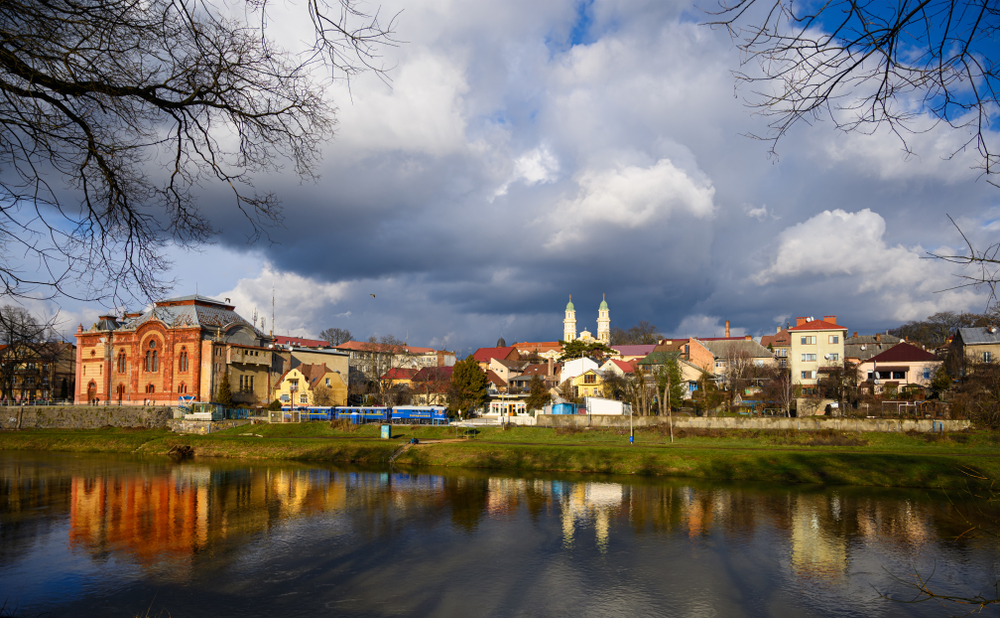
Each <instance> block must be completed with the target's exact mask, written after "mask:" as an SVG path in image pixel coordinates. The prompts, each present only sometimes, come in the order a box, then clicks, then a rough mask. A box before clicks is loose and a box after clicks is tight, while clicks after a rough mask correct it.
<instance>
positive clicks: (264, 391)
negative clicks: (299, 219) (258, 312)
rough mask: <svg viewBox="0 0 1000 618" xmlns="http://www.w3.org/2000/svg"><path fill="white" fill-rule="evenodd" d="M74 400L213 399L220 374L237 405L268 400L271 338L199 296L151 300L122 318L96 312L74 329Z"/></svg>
mask: <svg viewBox="0 0 1000 618" xmlns="http://www.w3.org/2000/svg"><path fill="white" fill-rule="evenodd" d="M76 341H77V348H76V354H77V364H76V393H75V400H76V403H78V404H86V403H88V402H94V401H95V400H96V401H98V402H100V403H104V402H107V403H113V404H117V403H119V402H121V403H122V404H136V403H138V404H145V403H150V404H160V405H177V401H178V397H180V396H181V395H189V396H193V397H194V399H195V400H196V401H212V400H214V399H215V396H216V393H217V392H218V387H219V383H220V381H221V379H222V376H223V375H226V376H228V377H229V385H230V389H231V391H232V392H233V398H234V400H235V401H237V402H244V403H255V402H258V401H260V402H266V401H268V398H269V395H270V390H271V384H270V382H271V381H270V375H271V358H272V354H273V353H272V349H271V347H270V344H271V342H272V341H271V339H270V338H269V337H268V336H267V335H265V334H264V333H262V332H260V331H259V330H257V329H256V328H255V327H254V326H253V325H252V324H250V323H249V322H247V321H246V320H244V319H243V318H242V317H240V315H239V314H237V313H236V312H235V311H234V306H233V305H230V304H228V303H227V302H220V301H217V300H213V299H211V298H205V297H204V296H183V297H179V298H171V299H167V300H162V301H158V302H156V303H154V306H153V308H152V309H149V310H147V311H145V312H142V313H126V314H125V316H124V318H123V319H122V321H119V320H118V319H117V318H116V317H115V316H111V315H105V316H101V318H100V320H99V321H98V322H97V323H96V324H94V325H93V326H92V327H91V328H90V329H89V330H83V325H80V327H79V328H78V329H77V331H76Z"/></svg>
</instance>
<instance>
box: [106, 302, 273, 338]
mask: <svg viewBox="0 0 1000 618" xmlns="http://www.w3.org/2000/svg"><path fill="white" fill-rule="evenodd" d="M186 298H191V297H182V298H181V299H182V300H183V299H186ZM198 298H202V297H198ZM171 300H178V299H171ZM208 300H211V299H208ZM164 302H167V301H164ZM214 302H215V303H216V304H215V305H212V306H206V305H203V304H185V305H174V306H170V307H161V306H158V305H156V306H154V307H153V308H152V309H148V310H146V311H145V312H143V313H142V315H140V316H138V317H136V318H133V319H130V320H127V321H126V322H125V324H123V325H122V326H121V330H136V329H137V328H139V327H140V326H142V325H143V324H145V323H146V322H148V321H150V320H153V319H156V320H159V321H161V322H163V323H164V324H166V325H167V327H168V328H183V327H199V326H200V327H203V328H204V327H213V328H220V329H223V330H225V329H227V328H229V327H230V326H233V325H236V324H240V325H243V326H246V327H247V328H250V329H252V330H253V331H254V333H255V334H256V335H257V337H264V336H265V335H264V333H262V332H260V331H259V330H257V329H256V328H255V327H254V326H253V325H252V324H250V322H247V321H246V320H244V319H243V318H242V317H241V316H240V315H239V314H238V313H236V312H235V311H233V310H232V309H229V308H227V307H228V305H224V304H222V303H219V302H218V301H214Z"/></svg>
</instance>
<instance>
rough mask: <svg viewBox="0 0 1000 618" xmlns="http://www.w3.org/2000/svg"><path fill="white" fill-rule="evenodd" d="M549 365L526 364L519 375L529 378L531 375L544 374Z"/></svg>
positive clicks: (547, 370)
mask: <svg viewBox="0 0 1000 618" xmlns="http://www.w3.org/2000/svg"><path fill="white" fill-rule="evenodd" d="M548 373H549V366H548V365H538V364H536V365H528V366H527V367H525V368H524V372H523V373H522V374H521V375H526V376H528V377H529V378H530V377H531V376H544V375H548Z"/></svg>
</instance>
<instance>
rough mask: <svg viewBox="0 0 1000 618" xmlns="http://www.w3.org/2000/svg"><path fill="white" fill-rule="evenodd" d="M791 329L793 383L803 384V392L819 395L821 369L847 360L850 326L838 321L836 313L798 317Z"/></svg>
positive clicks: (800, 385)
mask: <svg viewBox="0 0 1000 618" xmlns="http://www.w3.org/2000/svg"><path fill="white" fill-rule="evenodd" d="M788 330H789V332H790V333H791V335H792V348H791V352H790V354H791V361H790V362H789V365H790V367H791V372H792V384H794V385H796V386H798V387H801V390H802V394H803V395H816V394H818V386H817V385H818V384H819V373H820V370H821V369H822V368H824V367H836V366H838V365H841V364H842V363H843V362H844V339H845V338H846V336H847V328H846V327H844V326H841V325H840V324H837V316H835V315H826V316H823V319H822V320H816V319H813V318H809V317H798V318H795V326H793V327H792V328H790V329H788Z"/></svg>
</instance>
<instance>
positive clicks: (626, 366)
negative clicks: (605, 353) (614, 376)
mask: <svg viewBox="0 0 1000 618" xmlns="http://www.w3.org/2000/svg"><path fill="white" fill-rule="evenodd" d="M608 362H609V363H614V365H615V367H618V368H619V369H621V370H622V371H623V372H624V373H635V365H633V364H632V363H627V362H625V361H623V360H618V359H617V358H612V359H611V360H609V361H608Z"/></svg>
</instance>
